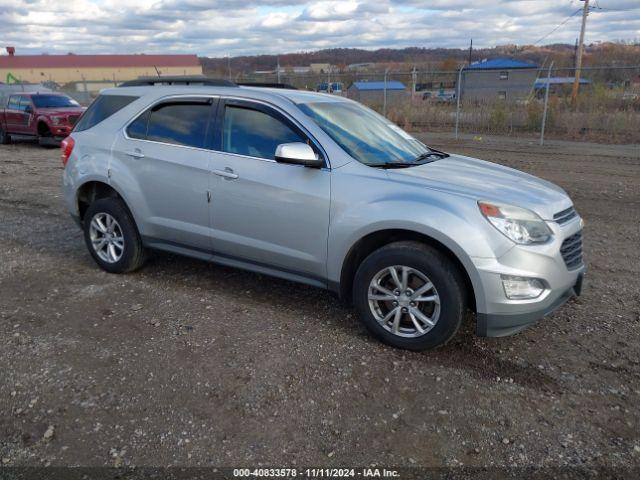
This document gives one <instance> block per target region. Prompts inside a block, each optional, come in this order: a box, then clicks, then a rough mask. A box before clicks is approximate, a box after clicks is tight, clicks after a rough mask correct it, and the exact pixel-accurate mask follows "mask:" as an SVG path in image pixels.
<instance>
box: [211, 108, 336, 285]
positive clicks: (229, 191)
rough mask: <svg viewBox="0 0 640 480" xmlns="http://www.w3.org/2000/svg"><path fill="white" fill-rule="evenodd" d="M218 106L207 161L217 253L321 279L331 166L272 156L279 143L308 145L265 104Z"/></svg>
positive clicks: (290, 123) (283, 117)
mask: <svg viewBox="0 0 640 480" xmlns="http://www.w3.org/2000/svg"><path fill="white" fill-rule="evenodd" d="M218 112H219V113H218V115H217V122H216V128H215V132H216V135H215V138H214V145H215V150H216V152H215V153H214V154H213V155H212V161H211V167H212V168H211V170H212V177H211V192H212V195H213V198H212V202H211V224H212V227H213V230H212V233H213V249H214V251H215V253H216V254H220V255H221V256H223V257H226V258H229V259H231V260H234V259H235V260H240V261H248V262H250V263H253V264H254V265H257V266H260V265H264V266H267V267H275V268H277V269H279V270H281V271H284V272H288V273H290V274H294V275H297V276H303V277H305V278H307V279H311V280H316V281H320V282H323V281H324V279H325V278H326V255H327V231H328V227H329V201H330V182H329V180H330V171H329V170H328V169H327V168H323V169H314V168H305V167H303V166H300V165H288V164H283V163H278V162H276V161H275V160H274V156H275V150H276V147H277V146H278V145H279V144H281V143H291V142H307V143H309V144H311V145H312V146H314V147H315V145H314V143H313V142H312V141H311V139H310V137H309V136H307V134H306V133H305V132H304V131H303V130H302V129H301V128H300V127H299V126H297V125H296V124H295V123H294V122H293V121H292V120H291V119H290V118H289V117H287V116H286V115H284V114H283V112H280V111H279V110H276V109H275V108H274V107H271V106H268V105H266V104H262V103H258V102H252V101H246V100H233V99H226V100H224V101H223V100H221V104H220V106H219V108H218ZM315 148H316V149H317V147H315ZM317 153H318V154H320V155H322V153H321V152H320V151H318V152H317Z"/></svg>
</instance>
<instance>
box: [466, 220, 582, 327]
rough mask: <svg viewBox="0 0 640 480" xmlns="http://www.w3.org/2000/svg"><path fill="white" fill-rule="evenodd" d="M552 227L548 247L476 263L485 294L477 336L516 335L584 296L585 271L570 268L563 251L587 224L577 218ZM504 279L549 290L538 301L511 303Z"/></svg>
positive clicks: (515, 249) (515, 251)
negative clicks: (534, 283)
mask: <svg viewBox="0 0 640 480" xmlns="http://www.w3.org/2000/svg"><path fill="white" fill-rule="evenodd" d="M548 224H549V227H550V228H551V229H552V231H553V233H554V236H553V237H552V238H553V239H552V241H550V242H549V243H547V244H542V245H531V246H522V245H518V246H514V247H513V248H512V249H511V250H509V251H508V252H507V253H505V254H504V255H502V256H501V257H500V258H493V259H488V258H475V259H473V260H474V264H475V266H476V269H477V270H476V271H477V273H478V275H479V277H480V282H481V284H482V289H483V294H484V295H483V298H482V300H483V302H482V303H480V304H479V305H478V309H477V310H478V313H477V323H476V333H477V335H479V336H485V337H486V336H488V337H501V336H506V335H512V334H514V333H517V332H519V331H520V330H523V329H525V328H526V327H528V326H530V325H531V324H533V323H535V322H536V321H537V320H539V319H541V318H542V317H544V316H545V315H548V314H549V313H551V312H553V311H554V310H556V309H557V308H558V307H560V306H562V305H563V304H564V303H565V302H566V301H567V300H569V299H570V298H571V297H573V296H577V295H580V292H581V290H582V281H583V278H584V273H585V267H584V265H581V266H579V267H577V268H575V267H573V265H572V266H571V267H568V266H567V264H566V263H565V260H564V259H563V257H562V254H561V251H560V249H561V246H562V245H563V242H564V240H566V239H568V238H569V237H571V236H573V235H575V234H576V233H578V232H580V231H581V230H582V225H583V222H582V220H581V219H580V218H579V217H576V218H575V219H574V220H573V221H570V222H569V223H566V224H564V225H562V226H560V225H558V224H555V223H552V222H548ZM503 275H506V276H517V277H526V278H536V279H538V280H540V281H541V282H542V283H543V284H544V285H545V290H544V291H543V293H542V294H541V295H540V296H539V297H538V298H533V299H526V300H516V299H509V298H507V296H506V294H505V291H504V287H503V284H502V278H501V277H502V276H503Z"/></svg>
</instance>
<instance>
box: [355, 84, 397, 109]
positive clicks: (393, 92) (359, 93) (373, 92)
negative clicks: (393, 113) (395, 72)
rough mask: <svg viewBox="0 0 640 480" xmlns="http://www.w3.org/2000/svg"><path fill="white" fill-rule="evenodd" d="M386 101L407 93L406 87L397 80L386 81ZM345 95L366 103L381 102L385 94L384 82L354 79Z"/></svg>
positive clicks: (374, 103)
mask: <svg viewBox="0 0 640 480" xmlns="http://www.w3.org/2000/svg"><path fill="white" fill-rule="evenodd" d="M386 95H387V101H390V102H393V101H395V100H398V99H400V98H404V97H406V95H407V87H405V85H404V83H402V82H399V81H397V80H388V81H387V82H386ZM347 96H348V97H349V98H352V99H354V100H357V101H359V102H362V103H366V104H368V105H376V104H382V103H383V102H384V96H385V82H381V81H375V82H366V81H356V82H353V83H352V84H351V86H350V87H349V88H348V89H347Z"/></svg>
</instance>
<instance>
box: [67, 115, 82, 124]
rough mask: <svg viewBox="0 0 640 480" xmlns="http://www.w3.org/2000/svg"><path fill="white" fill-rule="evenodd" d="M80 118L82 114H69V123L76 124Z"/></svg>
mask: <svg viewBox="0 0 640 480" xmlns="http://www.w3.org/2000/svg"><path fill="white" fill-rule="evenodd" d="M79 118H80V115H69V125H71V126H74V125H75V124H76V123H77V122H78V119H79Z"/></svg>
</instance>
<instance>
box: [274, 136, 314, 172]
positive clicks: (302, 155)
mask: <svg viewBox="0 0 640 480" xmlns="http://www.w3.org/2000/svg"><path fill="white" fill-rule="evenodd" d="M276 162H279V163H291V164H294V165H304V166H305V167H311V168H321V167H322V166H323V165H324V162H323V161H322V159H320V158H318V156H317V155H316V152H314V151H313V148H311V147H310V146H309V145H307V144H306V143H302V142H296V143H282V144H280V145H278V147H277V148H276Z"/></svg>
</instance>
